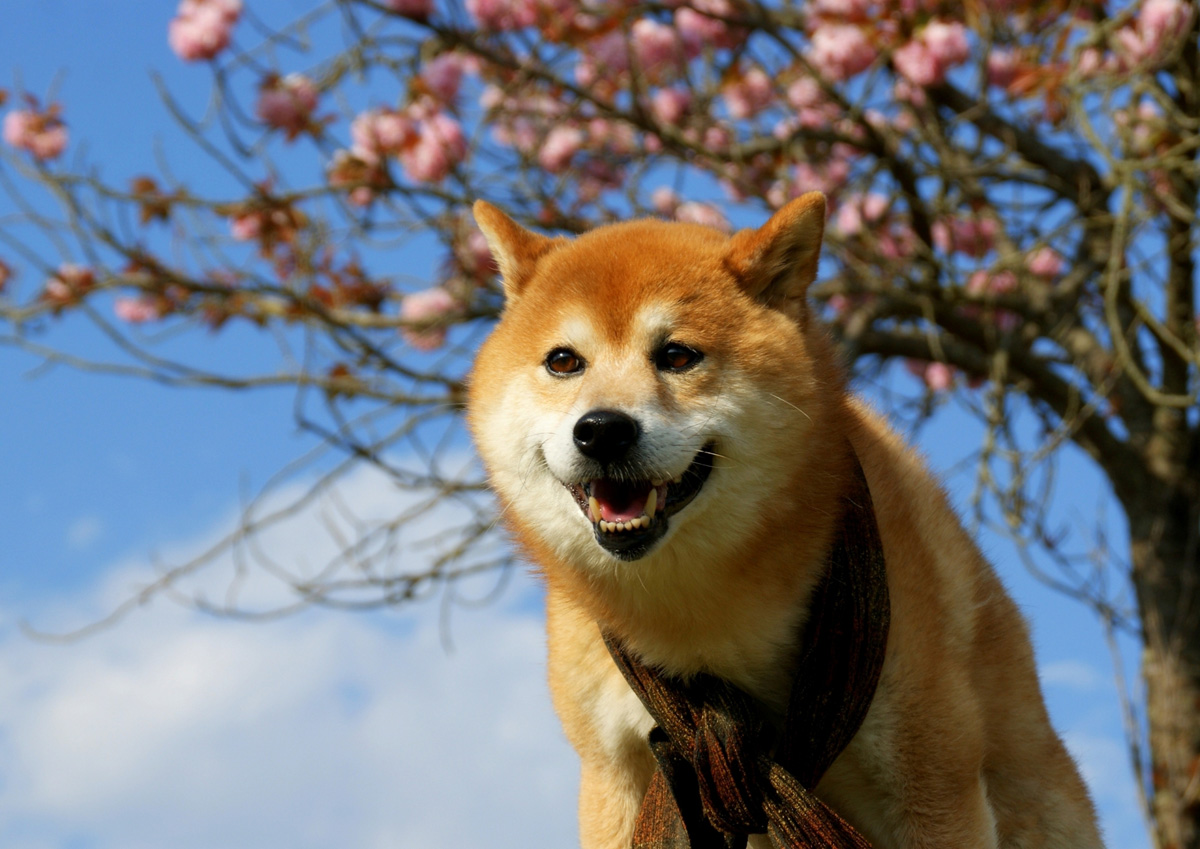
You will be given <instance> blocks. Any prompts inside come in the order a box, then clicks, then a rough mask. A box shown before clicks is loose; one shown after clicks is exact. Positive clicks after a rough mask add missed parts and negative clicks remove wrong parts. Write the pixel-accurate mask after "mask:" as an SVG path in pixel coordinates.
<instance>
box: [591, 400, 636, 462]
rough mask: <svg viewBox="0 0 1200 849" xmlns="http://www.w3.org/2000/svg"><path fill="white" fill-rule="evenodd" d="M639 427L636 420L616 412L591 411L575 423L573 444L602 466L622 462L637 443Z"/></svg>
mask: <svg viewBox="0 0 1200 849" xmlns="http://www.w3.org/2000/svg"><path fill="white" fill-rule="evenodd" d="M640 430H641V428H639V427H638V423H637V421H636V420H635V419H631V418H630V417H629V416H627V415H625V414H624V413H618V412H616V411H615V410H592V411H591V412H590V413H585V414H584V415H583V416H581V417H580V419H579V421H577V422H575V445H576V447H578V448H579V450H580V451H581V452H583V454H584V455H585V456H587V457H591V458H592V459H593V460H597V461H599V462H601V463H612V462H615V461H617V460H621V459H624V457H625V455H626V454H628V453H629V449H630V448H632V447H633V446H634V443H636V442H637V438H638V433H639V432H640Z"/></svg>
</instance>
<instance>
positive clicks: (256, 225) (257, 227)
mask: <svg viewBox="0 0 1200 849" xmlns="http://www.w3.org/2000/svg"><path fill="white" fill-rule="evenodd" d="M229 232H230V233H231V234H232V235H233V238H235V239H237V240H238V241H239V242H250V241H253V240H254V239H257V238H258V234H259V233H261V232H262V216H261V215H259V214H257V213H253V212H249V213H246V214H245V215H238V216H235V217H234V218H232V219H230V222H229Z"/></svg>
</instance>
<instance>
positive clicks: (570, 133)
mask: <svg viewBox="0 0 1200 849" xmlns="http://www.w3.org/2000/svg"><path fill="white" fill-rule="evenodd" d="M586 138H587V137H586V136H585V135H584V134H583V130H581V129H579V128H578V127H570V126H566V125H563V124H560V125H559V126H557V127H555V128H554V129H552V130H551V131H550V132H549V133H547V134H546V141H545V142H544V143H543V144H542V149H541V150H539V151H538V163H539V164H540V165H541V166H542V167H543V168H545V169H546V170H547V171H549V172H550V173H551V174H557V173H559V172H560V171H565V170H566V168H567V166H568V165H570V164H571V158H572V157H574V156H575V154H576V153H578V152H579V149H580V148H581V147H583V143H584V141H585V140H586Z"/></svg>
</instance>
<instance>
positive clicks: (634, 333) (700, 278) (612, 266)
mask: <svg viewBox="0 0 1200 849" xmlns="http://www.w3.org/2000/svg"><path fill="white" fill-rule="evenodd" d="M724 245H725V237H724V236H723V235H722V234H720V233H717V232H716V231H711V230H708V229H707V228H702V227H699V226H696V225H680V224H669V223H666V222H656V221H641V222H630V223H628V224H620V225H614V226H610V227H604V228H601V229H599V230H596V231H592V232H590V233H587V234H584V235H583V236H581V237H579V238H577V239H575V240H574V241H572V242H571V243H570V244H569V245H568V246H566V247H565V248H563V249H561V250H558V251H555V252H553V253H552V254H550V255H548V256H547V257H546V258H545V260H544V261H543V262H542V263H541V265H540V266H539V268H538V270H537V272H536V274H535V277H534V279H533V280H532V281H531V285H530V287H529V291H528V292H527V295H526V296H525V297H523V299H522V300H523V301H524V303H523V304H521V305H520V307H519V308H520V310H521V311H522V312H524V313H525V315H524V316H523V318H524V319H525V320H527V321H531V322H534V323H536V324H540V325H541V326H542V327H543V329H550V328H553V330H554V331H555V332H557V333H560V334H561V335H562V336H563V337H564V344H571V343H573V342H575V341H576V340H578V344H579V346H580V347H581V348H582V347H587V343H588V342H591V341H596V342H599V341H600V340H605V341H607V342H614V341H621V342H625V341H632V340H635V339H636V340H638V341H639V342H643V341H645V340H646V339H647V338H648V337H655V336H663V335H666V334H669V333H671V332H673V331H674V329H675V328H676V327H677V326H678V325H679V323H680V322H681V321H684V320H687V321H689V322H695V321H697V320H703V319H707V318H709V317H708V316H702V315H701V314H702V313H707V312H709V311H714V312H719V310H720V307H719V304H720V303H721V302H722V301H724V300H727V299H728V298H729V297H734V296H735V295H734V290H735V288H736V287H735V285H734V283H733V281H732V278H730V276H729V274H728V272H727V271H726V270H725V268H724V266H723V264H722V261H721V260H722V257H723V248H724ZM519 303H520V302H519ZM697 306H699V307H700V309H699V311H697V309H696V308H697ZM713 317H715V315H714V316H713Z"/></svg>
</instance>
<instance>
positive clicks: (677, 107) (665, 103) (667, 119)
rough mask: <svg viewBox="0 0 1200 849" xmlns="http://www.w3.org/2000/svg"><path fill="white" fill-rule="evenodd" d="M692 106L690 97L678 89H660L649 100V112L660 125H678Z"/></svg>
mask: <svg viewBox="0 0 1200 849" xmlns="http://www.w3.org/2000/svg"><path fill="white" fill-rule="evenodd" d="M691 105H692V95H691V94H690V93H688V92H687V91H684V90H682V89H678V88H660V89H659V90H658V91H656V92H654V95H653V97H651V98H650V111H651V112H652V113H654V118H655V120H657V121H658V122H659V123H660V124H671V125H674V124H678V123H679V122H680V121H681V120H682V119H683V116H684V115H685V114H687V111H688V109H689V108H691Z"/></svg>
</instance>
